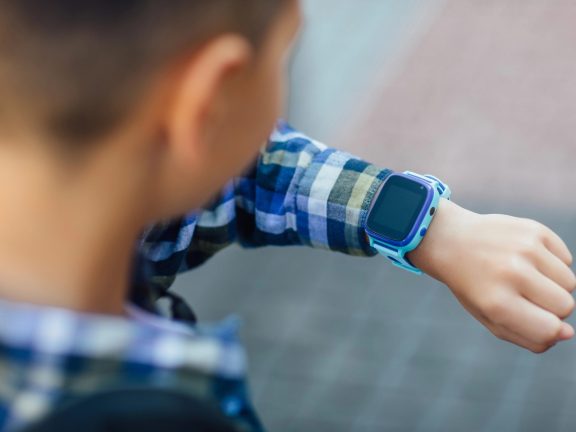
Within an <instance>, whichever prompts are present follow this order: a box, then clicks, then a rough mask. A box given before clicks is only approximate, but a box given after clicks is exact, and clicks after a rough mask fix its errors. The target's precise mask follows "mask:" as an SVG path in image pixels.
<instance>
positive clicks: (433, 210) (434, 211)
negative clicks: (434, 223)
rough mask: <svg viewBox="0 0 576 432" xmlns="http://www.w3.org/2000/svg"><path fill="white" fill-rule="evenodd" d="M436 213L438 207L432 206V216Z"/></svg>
mask: <svg viewBox="0 0 576 432" xmlns="http://www.w3.org/2000/svg"><path fill="white" fill-rule="evenodd" d="M434 213H436V208H435V207H432V208H431V209H430V216H434Z"/></svg>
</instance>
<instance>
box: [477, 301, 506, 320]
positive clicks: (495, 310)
mask: <svg viewBox="0 0 576 432" xmlns="http://www.w3.org/2000/svg"><path fill="white" fill-rule="evenodd" d="M482 310H483V313H484V315H485V316H486V317H488V319H489V320H490V321H492V322H493V323H495V324H497V325H502V324H504V322H505V321H506V317H507V315H508V304H507V302H506V301H505V299H504V296H499V295H492V296H490V297H488V298H487V299H486V301H485V302H484V304H483V306H482Z"/></svg>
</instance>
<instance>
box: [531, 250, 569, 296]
mask: <svg viewBox="0 0 576 432" xmlns="http://www.w3.org/2000/svg"><path fill="white" fill-rule="evenodd" d="M545 252H548V250H546V251H545ZM536 266H537V267H538V270H540V272H542V273H543V274H544V275H546V276H548V277H549V278H550V279H551V280H553V281H554V282H556V283H557V284H558V285H560V286H561V287H562V288H564V289H565V290H566V291H568V292H573V291H574V289H575V288H576V275H574V272H573V271H572V270H571V269H570V267H568V266H567V265H566V264H565V263H564V262H563V261H562V260H561V259H560V258H558V256H556V255H554V254H553V253H544V254H539V255H538V259H537V262H536Z"/></svg>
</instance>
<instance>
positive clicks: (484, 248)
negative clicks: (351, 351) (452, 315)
mask: <svg viewBox="0 0 576 432" xmlns="http://www.w3.org/2000/svg"><path fill="white" fill-rule="evenodd" d="M408 257H409V259H410V260H411V261H412V262H413V263H414V265H416V266H417V267H418V268H420V269H422V270H423V271H424V272H426V273H427V274H429V275H430V276H432V277H434V278H435V279H438V280H439V281H440V282H442V283H444V284H446V285H447V286H448V287H449V288H450V289H451V290H452V292H453V293H454V295H455V296H456V297H457V298H458V300H459V301H460V303H462V305H463V306H464V307H465V308H466V309H467V310H468V311H469V312H470V313H471V314H472V315H474V316H475V317H476V318H477V319H478V320H479V321H480V322H481V323H482V324H484V325H485V326H486V327H487V328H488V329H489V330H490V331H491V332H492V333H493V334H494V335H496V336H497V337H498V338H500V339H503V340H507V341H509V342H512V343H514V344H516V345H519V346H521V347H524V348H527V349H529V350H531V351H533V352H535V353H542V352H544V351H546V350H548V349H549V348H550V347H552V346H554V345H555V344H556V343H557V342H559V341H562V340H567V339H570V338H572V336H574V329H573V328H572V327H571V326H570V325H569V324H567V323H565V322H563V320H564V319H565V318H567V317H568V316H569V315H570V314H571V313H572V311H573V309H574V299H573V297H572V296H571V294H570V293H572V291H573V290H574V289H575V288H576V276H574V273H573V272H572V270H571V269H570V266H571V265H572V255H571V254H570V251H569V250H568V248H567V247H566V245H565V244H564V242H563V241H562V240H561V239H560V238H559V237H558V236H557V235H556V234H555V233H554V232H552V231H551V230H550V229H548V228H547V227H545V226H544V225H541V224H539V223H538V222H534V221H531V220H528V219H519V218H515V217H511V216H503V215H479V214H476V213H473V212H470V211H468V210H465V209H463V208H461V207H459V206H457V205H456V204H454V203H452V202H450V201H446V200H442V202H441V205H440V206H439V209H438V213H437V215H436V217H435V218H434V220H433V221H432V225H431V226H430V229H429V231H428V234H427V235H426V237H425V238H424V240H423V241H422V243H421V244H420V246H419V247H418V248H417V249H415V250H414V251H412V252H411V253H410V254H409V256H408Z"/></svg>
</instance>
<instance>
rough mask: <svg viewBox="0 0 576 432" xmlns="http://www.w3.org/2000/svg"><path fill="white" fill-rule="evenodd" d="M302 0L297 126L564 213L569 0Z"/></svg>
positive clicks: (515, 201)
mask: <svg viewBox="0 0 576 432" xmlns="http://www.w3.org/2000/svg"><path fill="white" fill-rule="evenodd" d="M303 4H304V10H305V13H306V16H307V25H306V27H305V31H304V34H303V37H302V41H301V43H300V50H299V52H298V55H297V57H296V61H295V65H294V73H293V80H292V81H293V82H292V87H293V93H292V99H291V102H292V103H291V109H290V119H291V121H292V122H293V123H294V124H295V125H296V126H297V127H300V128H302V129H304V130H305V131H307V132H309V133H312V134H315V136H317V137H318V138H319V139H321V140H325V141H328V142H329V143H330V144H332V145H336V146H339V147H341V148H345V149H347V150H349V151H351V152H354V153H356V154H359V155H361V156H363V157H365V158H368V159H370V160H371V161H374V162H376V163H378V164H380V165H383V166H386V167H391V168H394V169H397V170H404V169H413V170H416V171H425V172H433V173H436V174H438V175H439V176H442V177H444V178H445V179H446V180H447V181H449V182H450V183H451V184H452V185H453V188H454V190H455V193H456V197H459V199H460V200H464V201H466V202H468V203H470V202H475V201H477V200H480V201H483V202H485V201H489V202H491V203H493V204H495V205H496V206H508V205H510V204H512V205H521V206H524V205H529V206H538V207H541V208H548V209H551V210H555V211H565V212H571V213H574V214H576V200H575V199H571V195H573V194H571V187H572V185H575V184H576V170H574V168H573V164H574V161H576V145H575V142H574V125H575V124H576V56H575V55H574V46H576V25H575V23H576V2H571V1H563V0H557V1H541V0H483V1H476V0H357V1H354V2H351V1H348V0H305V1H304V2H303Z"/></svg>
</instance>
